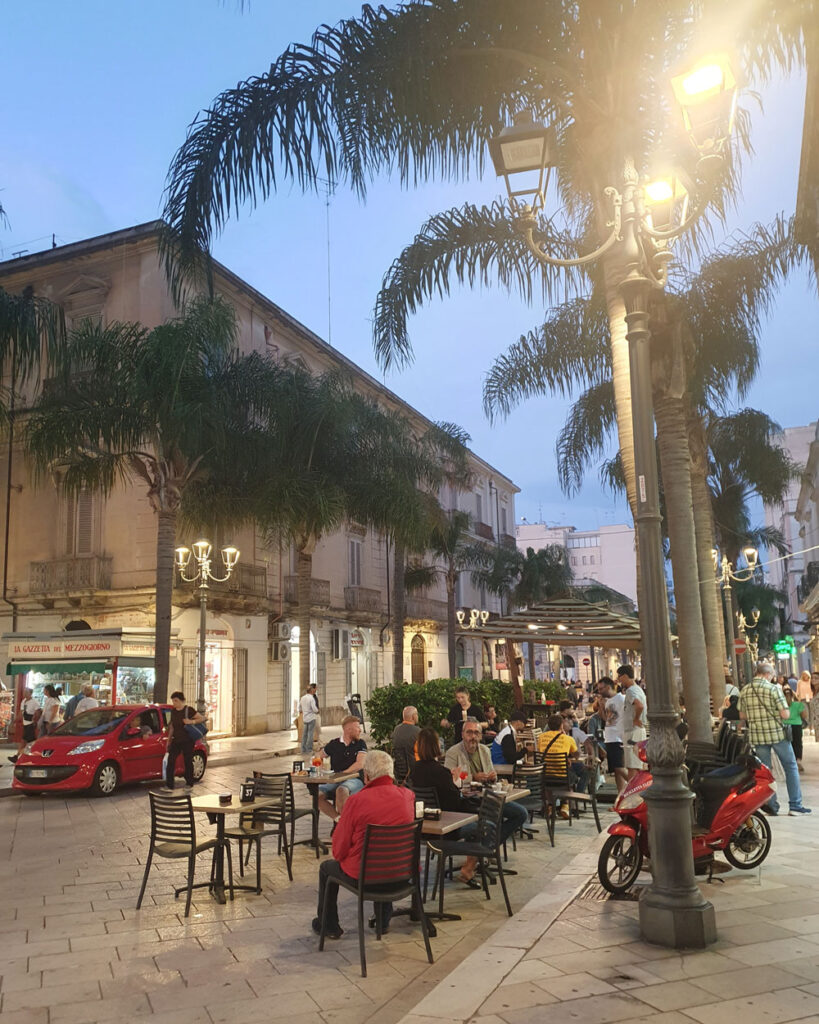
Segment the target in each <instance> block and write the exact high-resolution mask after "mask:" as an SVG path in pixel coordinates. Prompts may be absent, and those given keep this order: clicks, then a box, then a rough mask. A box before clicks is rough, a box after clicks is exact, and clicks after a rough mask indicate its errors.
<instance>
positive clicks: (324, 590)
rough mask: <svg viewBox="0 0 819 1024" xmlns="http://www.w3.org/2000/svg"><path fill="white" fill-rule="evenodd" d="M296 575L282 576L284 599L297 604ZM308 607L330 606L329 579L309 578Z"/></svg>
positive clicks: (297, 580)
mask: <svg viewBox="0 0 819 1024" xmlns="http://www.w3.org/2000/svg"><path fill="white" fill-rule="evenodd" d="M298 582H299V579H298V576H285V577H284V599H285V601H287V602H288V603H289V604H298V601H299V595H298ZM310 607H311V608H329V607H330V581H329V580H315V579H313V580H310Z"/></svg>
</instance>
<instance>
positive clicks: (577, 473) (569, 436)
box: [555, 380, 616, 495]
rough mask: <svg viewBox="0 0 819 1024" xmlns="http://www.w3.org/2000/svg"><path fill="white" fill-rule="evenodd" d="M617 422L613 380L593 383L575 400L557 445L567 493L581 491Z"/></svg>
mask: <svg viewBox="0 0 819 1024" xmlns="http://www.w3.org/2000/svg"><path fill="white" fill-rule="evenodd" d="M615 422H616V410H615V407H614V387H613V385H612V382H611V381H610V380H604V381H601V382H600V383H598V384H592V385H591V386H590V387H588V388H587V389H586V390H585V391H584V392H583V394H582V395H580V397H579V398H578V399H577V401H576V402H575V403H574V405H573V406H572V408H571V409H570V411H569V414H568V416H567V418H566V422H565V423H564V425H563V429H562V430H561V431H560V434H559V435H558V439H557V444H556V446H555V447H556V454H557V475H558V479H559V480H560V486H561V489H562V490H563V493H564V494H567V495H572V494H575V493H576V492H577V491H578V490H580V487H581V486H582V484H583V476H584V473H585V470H586V467H587V465H588V463H589V462H591V460H592V459H594V458H597V457H599V456H600V455H602V454H603V452H604V451H605V449H606V442H607V440H608V436H609V433H610V431H611V429H612V427H613V426H614V424H615Z"/></svg>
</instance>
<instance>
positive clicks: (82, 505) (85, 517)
mask: <svg viewBox="0 0 819 1024" xmlns="http://www.w3.org/2000/svg"><path fill="white" fill-rule="evenodd" d="M76 517H77V534H76V549H75V552H74V553H75V554H77V555H90V554H92V553H93V549H94V496H93V494H92V493H91V491H82V492H81V493H80V494H79V495H78V497H77V512H76Z"/></svg>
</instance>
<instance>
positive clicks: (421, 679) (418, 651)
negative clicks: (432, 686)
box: [410, 633, 427, 683]
mask: <svg viewBox="0 0 819 1024" xmlns="http://www.w3.org/2000/svg"><path fill="white" fill-rule="evenodd" d="M410 650H411V655H410V664H411V672H410V679H411V681H412V682H413V683H425V682H426V681H427V665H426V661H427V645H426V644H425V643H424V638H423V637H422V636H421V634H420V633H416V634H415V636H414V637H413V638H412V643H411V644H410Z"/></svg>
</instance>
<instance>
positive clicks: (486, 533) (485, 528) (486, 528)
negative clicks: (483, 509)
mask: <svg viewBox="0 0 819 1024" xmlns="http://www.w3.org/2000/svg"><path fill="white" fill-rule="evenodd" d="M472 529H473V530H474V531H475V533H477V535H478V536H479V537H483V539H484V540H494V539H495V534H494V533H493V532H492V527H491V526H490V525H489V523H481V522H478V521H476V522H474V523H473V524H472Z"/></svg>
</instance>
